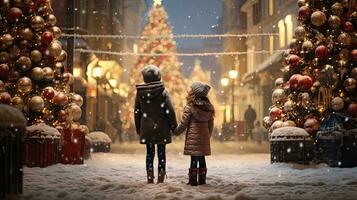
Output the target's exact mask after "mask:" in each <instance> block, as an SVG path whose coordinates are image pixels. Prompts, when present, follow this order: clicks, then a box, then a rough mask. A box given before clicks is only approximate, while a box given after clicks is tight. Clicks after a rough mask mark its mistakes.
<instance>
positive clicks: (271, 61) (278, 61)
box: [242, 51, 285, 84]
mask: <svg viewBox="0 0 357 200" xmlns="http://www.w3.org/2000/svg"><path fill="white" fill-rule="evenodd" d="M284 54H285V51H279V52H277V53H275V54H273V55H271V56H270V57H269V58H268V59H267V60H265V61H264V62H263V63H262V64H261V65H259V66H258V67H257V68H256V70H255V71H253V72H250V73H246V74H245V75H244V76H243V78H242V81H243V83H244V84H246V83H248V82H251V81H253V80H254V79H256V78H257V76H258V74H259V73H262V72H266V71H269V72H274V71H276V70H280V68H281V67H282V62H283V59H284Z"/></svg>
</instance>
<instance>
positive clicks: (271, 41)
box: [269, 35, 274, 55]
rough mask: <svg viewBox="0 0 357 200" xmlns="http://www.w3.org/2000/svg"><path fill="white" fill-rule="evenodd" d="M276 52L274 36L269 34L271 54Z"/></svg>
mask: <svg viewBox="0 0 357 200" xmlns="http://www.w3.org/2000/svg"><path fill="white" fill-rule="evenodd" d="M273 52H274V36H272V35H270V36H269V53H270V55H271V54H273Z"/></svg>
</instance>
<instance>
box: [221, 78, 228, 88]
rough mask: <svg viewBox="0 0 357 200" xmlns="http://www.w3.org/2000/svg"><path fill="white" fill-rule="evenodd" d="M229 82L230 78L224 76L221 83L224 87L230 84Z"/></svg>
mask: <svg viewBox="0 0 357 200" xmlns="http://www.w3.org/2000/svg"><path fill="white" fill-rule="evenodd" d="M228 84H229V79H228V78H222V79H221V85H222V86H223V87H226V86H228Z"/></svg>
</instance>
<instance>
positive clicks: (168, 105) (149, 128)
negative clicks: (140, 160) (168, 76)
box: [135, 82, 177, 144]
mask: <svg viewBox="0 0 357 200" xmlns="http://www.w3.org/2000/svg"><path fill="white" fill-rule="evenodd" d="M136 88H137V94H136V98H135V126H136V132H137V134H139V135H140V143H141V144H168V143H171V134H170V132H171V131H173V130H174V129H175V128H176V127H177V121H176V114H175V110H174V108H173V105H172V102H171V98H170V96H169V93H168V92H167V91H166V89H165V87H164V85H163V83H162V82H152V83H146V84H141V85H137V86H136Z"/></svg>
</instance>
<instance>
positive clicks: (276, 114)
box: [269, 107, 283, 122]
mask: <svg viewBox="0 0 357 200" xmlns="http://www.w3.org/2000/svg"><path fill="white" fill-rule="evenodd" d="M282 115H283V111H282V110H281V109H280V108H277V107H274V108H272V109H271V110H270V112H269V117H270V119H271V120H272V121H273V122H274V121H276V120H278V119H281V117H282Z"/></svg>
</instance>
